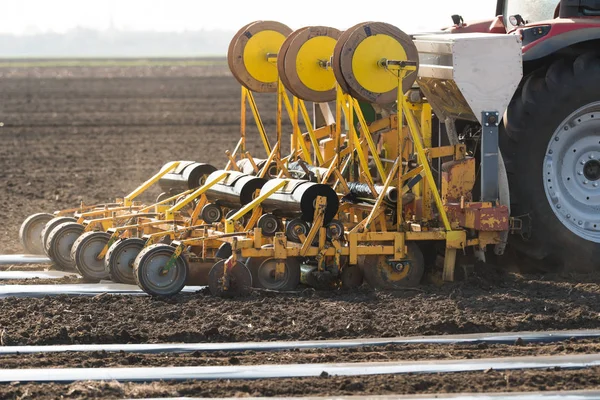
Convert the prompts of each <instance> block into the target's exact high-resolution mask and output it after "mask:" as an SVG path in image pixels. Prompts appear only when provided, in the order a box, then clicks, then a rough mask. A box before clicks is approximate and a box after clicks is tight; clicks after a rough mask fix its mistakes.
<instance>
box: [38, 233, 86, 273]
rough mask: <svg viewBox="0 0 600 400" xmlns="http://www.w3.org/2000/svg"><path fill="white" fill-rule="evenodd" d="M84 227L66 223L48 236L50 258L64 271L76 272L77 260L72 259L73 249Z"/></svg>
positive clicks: (47, 248)
mask: <svg viewBox="0 0 600 400" xmlns="http://www.w3.org/2000/svg"><path fill="white" fill-rule="evenodd" d="M83 230H84V227H83V225H81V224H78V223H76V222H65V223H63V224H60V225H58V226H57V227H55V228H54V229H52V231H51V232H50V234H49V235H48V241H47V242H46V244H47V247H46V250H47V252H48V257H50V259H51V260H52V261H54V263H55V264H56V266H57V267H58V268H59V269H61V270H63V271H68V270H72V271H76V270H77V269H76V268H75V260H73V259H72V258H71V248H72V247H73V244H74V243H75V241H76V240H77V238H78V237H79V236H81V234H82V233H83Z"/></svg>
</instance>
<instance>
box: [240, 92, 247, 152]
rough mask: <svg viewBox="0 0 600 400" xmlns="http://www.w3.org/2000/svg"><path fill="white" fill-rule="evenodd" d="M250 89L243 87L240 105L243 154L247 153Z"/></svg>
mask: <svg viewBox="0 0 600 400" xmlns="http://www.w3.org/2000/svg"><path fill="white" fill-rule="evenodd" d="M247 93H248V89H246V88H245V87H244V86H242V96H241V98H242V101H241V104H240V106H241V107H240V138H241V149H242V153H243V152H245V151H246V95H247Z"/></svg>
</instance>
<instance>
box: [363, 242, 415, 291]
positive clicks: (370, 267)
mask: <svg viewBox="0 0 600 400" xmlns="http://www.w3.org/2000/svg"><path fill="white" fill-rule="evenodd" d="M407 248H408V252H407V254H406V263H405V264H404V265H401V263H397V262H396V263H391V265H390V263H389V262H388V260H389V259H390V258H391V256H384V255H379V256H364V257H363V258H362V260H360V259H359V265H360V267H361V269H362V271H363V273H364V276H365V281H366V282H367V283H368V284H369V285H370V286H371V287H372V288H374V289H391V290H395V289H402V288H406V287H415V286H418V285H419V283H420V282H421V278H422V277H423V273H424V272H425V261H424V260H423V253H422V252H421V250H420V249H419V247H418V246H417V245H416V244H414V243H409V244H408V245H407Z"/></svg>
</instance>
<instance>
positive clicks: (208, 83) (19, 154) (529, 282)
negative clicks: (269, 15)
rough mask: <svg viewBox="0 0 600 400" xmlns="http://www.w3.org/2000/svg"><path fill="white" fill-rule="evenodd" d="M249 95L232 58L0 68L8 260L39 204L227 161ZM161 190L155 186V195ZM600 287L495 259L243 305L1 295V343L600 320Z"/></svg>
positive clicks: (269, 124) (487, 387)
mask: <svg viewBox="0 0 600 400" xmlns="http://www.w3.org/2000/svg"><path fill="white" fill-rule="evenodd" d="M239 94H240V87H239V84H238V83H237V82H236V81H235V79H234V78H233V77H232V76H231V75H230V73H229V71H228V69H227V66H226V64H224V63H221V64H219V63H215V64H210V65H186V64H183V63H180V64H177V65H174V66H164V65H129V66H118V65H117V66H116V65H99V66H89V65H88V66H85V67H76V66H70V65H63V66H39V65H38V66H35V65H33V66H31V65H28V66H19V65H4V64H0V141H1V143H2V145H1V146H0V163H1V166H0V188H2V190H0V207H1V209H2V210H3V213H2V215H3V219H2V221H3V226H2V229H0V254H7V253H21V252H22V249H21V246H20V244H19V241H18V230H19V225H20V224H21V222H22V221H23V219H24V218H26V217H27V216H28V215H30V214H32V213H36V212H42V211H45V212H52V211H54V210H56V209H60V208H66V207H73V206H75V205H77V204H78V203H79V202H80V201H83V202H85V203H96V202H104V201H108V200H111V199H114V198H115V197H122V196H124V195H126V194H127V193H128V192H129V191H131V190H132V189H134V188H135V187H136V186H137V185H138V184H140V183H141V182H142V181H144V180H145V179H147V178H148V177H150V176H151V175H152V174H154V173H155V172H156V171H158V169H159V168H160V167H161V166H162V165H163V164H165V163H166V162H169V161H173V160H193V161H199V162H209V163H214V165H215V166H216V167H218V168H221V167H223V166H224V165H225V163H226V160H227V158H226V156H225V154H224V151H225V150H226V149H232V148H233V147H234V146H235V144H236V142H237V140H238V138H239V129H240V127H239V121H240V116H239V107H240V105H239ZM257 100H258V104H259V108H260V109H261V111H263V117H264V123H265V127H266V129H267V131H268V132H269V133H270V135H271V136H273V134H274V131H275V119H274V115H275V113H274V110H275V101H274V98H273V96H270V95H262V96H257ZM249 121H251V119H249ZM285 126H288V125H285ZM286 132H287V131H286ZM248 138H249V139H248V150H249V151H250V153H251V154H252V155H253V156H255V157H257V158H263V157H265V156H266V155H265V154H264V153H265V152H264V149H263V147H262V144H261V143H260V141H259V139H258V134H257V132H256V129H254V128H253V127H250V128H249V130H248ZM284 148H285V146H284ZM157 194H158V193H156V192H150V193H148V195H147V197H146V199H147V200H148V199H153V198H154V197H155V196H156V195H157ZM68 281H69V282H72V280H71V279H70V278H69V280H68ZM35 282H36V281H34V282H30V283H35ZM599 282H600V276H598V275H588V276H572V275H560V276H559V275H531V276H523V275H517V274H511V273H505V272H502V271H499V270H495V269H487V270H478V271H476V273H475V274H474V275H473V276H471V277H469V279H468V280H466V281H464V282H457V283H454V284H447V285H444V286H441V287H440V286H438V285H436V284H434V283H432V282H429V281H428V282H426V283H424V285H423V287H422V288H421V289H419V290H414V291H406V292H399V293H386V292H374V291H372V290H370V289H369V288H361V289H360V290H358V291H356V292H353V293H344V292H332V293H329V292H318V291H313V290H306V291H302V292H299V293H291V294H285V295H277V294H269V293H253V294H252V295H251V296H249V297H247V298H242V299H234V300H223V299H216V298H213V297H211V296H210V295H209V294H208V293H207V292H206V291H202V292H200V293H196V294H182V295H180V296H177V297H176V298H174V299H170V300H157V299H152V298H149V297H121V296H115V297H112V296H100V297H96V298H74V297H68V296H59V297H55V298H42V299H31V298H19V299H3V300H0V302H1V303H2V308H3V312H2V314H0V327H1V330H2V336H1V339H2V345H17V344H23V345H24V344H31V345H33V344H36V345H41V344H75V343H148V342H154V343H157V342H196V341H202V342H224V341H247V340H253V341H260V340H286V339H325V338H329V339H335V338H359V337H375V336H386V337H390V336H399V335H421V334H424V335H427V334H447V333H473V332H499V331H518V330H546V329H578V328H600V319H599V318H598V315H600V305H599V304H598V301H597V299H598V295H599V293H600V289H599V286H598V283H599ZM6 283H9V284H14V283H19V282H18V281H10V282H6ZM21 283H22V282H21ZM56 283H64V282H56ZM597 351H598V343H597V342H596V341H590V342H581V343H564V344H558V345H552V346H546V347H539V348H537V347H536V348H531V347H528V346H518V345H517V344H515V345H514V346H496V347H487V346H485V347H479V346H468V347H461V346H454V347H452V346H451V347H436V346H429V347H428V346H422V345H414V346H403V347H388V348H381V349H379V348H369V349H366V350H364V351H361V352H354V351H324V352H284V353H278V354H276V355H273V354H269V353H240V354H231V353H228V354H205V353H198V354H190V355H177V356H173V355H168V354H167V355H152V356H130V355H126V354H112V355H108V354H101V353H94V354H88V355H76V356H75V355H74V356H71V355H49V356H48V355H46V356H40V357H38V356H27V355H15V356H4V357H0V364H1V365H2V367H0V368H24V367H28V368H31V367H52V368H55V367H62V366H70V367H92V366H93V367H107V366H144V365H148V366H171V365H228V364H260V363H274V362H282V363H286V362H287V363H289V362H292V361H294V362H298V361H302V362H335V361H375V360H403V359H413V360H417V359H436V358H459V359H460V358H463V359H464V358H480V357H485V356H496V355H526V354H529V355H535V354H571V353H584V352H597ZM597 375H598V370H597V369H588V370H582V371H560V370H552V371H527V372H512V373H501V372H496V371H491V372H489V373H469V374H430V375H421V376H411V375H407V376H375V377H356V378H343V377H323V378H314V379H285V380H279V381H265V380H259V381H214V382H184V383H181V382H180V383H174V382H160V383H152V384H118V383H88V382H84V383H74V384H65V385H62V384H37V385H36V384H11V385H0V397H2V398H56V397H58V396H59V395H62V396H64V398H90V397H107V398H121V397H149V396H167V395H168V396H186V395H187V396H190V395H193V396H209V397H214V396H236V395H245V396H247V395H262V396H275V395H277V396H292V395H293V396H298V395H342V394H346V395H347V394H390V393H398V394H400V393H436V392H437V393H440V392H459V391H503V390H557V389H583V388H589V389H592V388H598V387H600V382H599V379H598V378H597Z"/></svg>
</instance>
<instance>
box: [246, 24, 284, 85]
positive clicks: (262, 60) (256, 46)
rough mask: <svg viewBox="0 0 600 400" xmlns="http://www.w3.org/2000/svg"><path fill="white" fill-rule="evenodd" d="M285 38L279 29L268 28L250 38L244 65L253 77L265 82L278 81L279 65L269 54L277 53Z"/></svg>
mask: <svg viewBox="0 0 600 400" xmlns="http://www.w3.org/2000/svg"><path fill="white" fill-rule="evenodd" d="M285 38H286V37H285V36H284V35H283V34H281V33H279V32H277V31H271V30H266V31H261V32H258V33H256V34H255V35H253V36H252V37H251V38H250V39H248V43H246V47H245V48H244V66H245V67H246V69H247V70H248V73H249V74H250V76H251V77H252V78H254V79H256V80H257V81H260V82H264V83H270V82H276V81H277V77H278V74H277V65H276V63H274V62H271V61H269V59H268V58H267V55H268V54H275V55H277V52H278V51H279V49H280V48H281V44H282V43H283V41H284V40H285Z"/></svg>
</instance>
